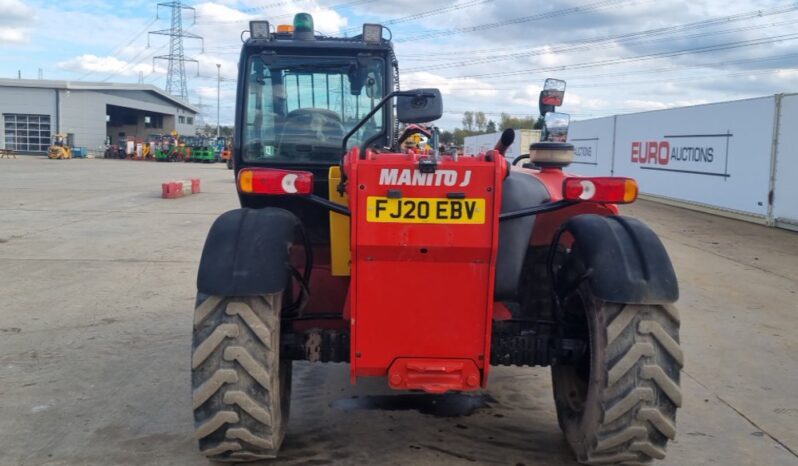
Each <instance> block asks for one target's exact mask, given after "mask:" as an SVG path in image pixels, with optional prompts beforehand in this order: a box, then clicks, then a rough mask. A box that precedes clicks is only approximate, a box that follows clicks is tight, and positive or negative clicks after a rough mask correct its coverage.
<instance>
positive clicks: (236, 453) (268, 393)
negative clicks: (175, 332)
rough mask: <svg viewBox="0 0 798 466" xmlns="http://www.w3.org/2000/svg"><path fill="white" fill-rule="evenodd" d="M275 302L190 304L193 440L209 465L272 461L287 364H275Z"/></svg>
mask: <svg viewBox="0 0 798 466" xmlns="http://www.w3.org/2000/svg"><path fill="white" fill-rule="evenodd" d="M281 297H282V293H274V294H269V295H265V296H254V297H224V296H207V295H203V294H199V295H198V296H197V306H196V309H195V311H194V338H193V344H192V358H191V367H192V370H191V386H192V390H193V394H192V399H193V409H194V427H195V431H194V432H195V436H196V438H197V440H198V441H199V448H200V452H201V453H202V454H203V455H205V456H207V457H208V458H209V459H211V460H214V461H252V460H259V459H267V458H275V457H276V456H277V452H278V451H279V449H280V445H281V444H282V442H283V437H284V436H285V428H286V425H287V424H288V408H289V404H290V399H291V361H290V360H289V361H282V360H281V359H280V305H281V301H282V300H281Z"/></svg>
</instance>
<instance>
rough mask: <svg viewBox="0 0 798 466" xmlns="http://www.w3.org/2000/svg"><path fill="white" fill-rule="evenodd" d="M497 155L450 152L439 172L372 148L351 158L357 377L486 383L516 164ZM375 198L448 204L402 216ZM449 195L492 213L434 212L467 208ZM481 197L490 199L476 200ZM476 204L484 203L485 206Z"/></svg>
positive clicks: (403, 383)
mask: <svg viewBox="0 0 798 466" xmlns="http://www.w3.org/2000/svg"><path fill="white" fill-rule="evenodd" d="M497 155H498V154H493V153H489V154H488V156H486V157H463V158H460V159H459V160H458V161H454V160H452V159H451V158H448V157H444V158H442V160H440V161H439V162H438V166H437V170H436V171H435V173H429V174H425V173H421V172H420V171H419V161H418V156H417V155H412V154H411V155H407V154H380V155H379V156H376V157H372V155H371V154H370V153H369V154H368V157H367V158H366V159H364V160H360V159H359V158H358V156H357V151H353V153H351V154H349V156H348V157H347V162H346V166H345V171H346V173H347V176H348V179H349V181H348V184H347V186H348V194H349V200H350V201H349V202H350V209H351V212H352V217H351V218H352V230H351V231H352V236H351V250H352V282H351V290H350V291H351V294H350V302H349V305H350V313H351V332H352V340H351V341H352V345H351V348H352V355H351V370H352V377H353V380H355V379H356V378H357V377H358V376H386V375H389V373H390V377H389V383H390V385H391V387H393V388H398V389H421V390H425V391H428V392H436V393H440V392H444V391H448V390H474V389H477V388H479V387H480V386H484V384H485V383H486V379H487V371H488V367H489V360H488V358H489V355H490V335H491V321H492V316H493V299H492V297H493V288H494V286H493V285H494V284H493V280H494V275H495V262H496V251H497V250H498V244H497V242H498V211H499V209H500V207H501V206H500V202H501V201H500V200H501V186H502V184H501V181H502V180H503V179H504V176H505V173H506V170H507V167H506V162H504V159H503V157H501V156H497ZM370 197H372V198H393V199H396V198H399V197H401V199H405V200H407V201H408V202H410V201H413V200H415V201H413V202H417V203H419V207H418V209H419V210H426V209H422V207H421V204H426V205H428V207H429V208H430V209H432V210H435V209H441V210H440V211H439V212H438V213H437V214H432V213H427V212H423V214H424V215H422V217H423V216H425V215H426V216H427V218H426V219H419V218H418V217H415V216H414V215H413V214H412V213H411V214H410V215H409V216H410V220H408V219H406V218H405V219H403V216H407V215H408V212H407V208H406V207H404V209H405V211H404V212H402V216H400V217H399V218H396V219H393V218H391V217H386V216H385V215H386V212H385V211H384V210H383V211H382V212H380V215H382V216H381V217H379V218H381V219H383V220H382V221H375V219H374V217H373V216H374V211H375V204H374V203H375V202H376V201H375V200H374V199H372V201H371V203H369V200H368V199H369V198H370ZM421 199H424V200H425V201H424V202H421V201H418V200H421ZM447 199H464V201H467V203H465V204H463V205H465V206H471V207H472V209H471V211H470V214H471V215H476V216H481V218H483V219H484V221H481V222H476V221H474V222H471V223H454V221H451V223H431V222H430V219H431V217H435V216H437V217H438V218H439V219H440V218H444V219H445V218H449V217H458V215H460V216H462V215H463V214H462V213H459V212H458V213H457V215H455V214H454V213H452V212H449V209H453V207H451V205H450V204H449V203H448V202H447ZM480 199H482V200H484V206H481V204H479V203H477V204H474V203H473V201H475V200H480ZM441 200H442V202H439V201H441ZM386 205H387V204H386ZM391 206H393V204H391ZM474 206H476V209H477V210H480V211H482V212H476V213H475V212H474V211H473V208H474ZM394 207H395V206H394ZM369 210H371V218H370V215H369ZM400 212H401V211H399V210H394V211H393V213H395V214H399V213H400ZM416 214H418V212H416ZM414 218H415V220H413V219H414ZM474 218H476V217H474ZM411 221H412V223H410V222H411ZM439 221H440V220H439Z"/></svg>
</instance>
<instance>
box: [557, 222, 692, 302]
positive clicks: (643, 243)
mask: <svg viewBox="0 0 798 466" xmlns="http://www.w3.org/2000/svg"><path fill="white" fill-rule="evenodd" d="M563 228H564V230H566V231H568V232H570V233H571V235H573V237H574V241H575V244H576V245H577V248H578V250H579V255H580V257H581V259H582V260H583V261H584V263H585V266H586V267H587V269H588V271H589V272H588V276H587V280H589V284H590V288H591V290H592V291H593V293H594V294H595V295H596V297H598V298H600V299H602V300H605V301H610V302H615V303H627V304H668V303H673V302H676V300H678V299H679V284H678V282H677V280H676V273H675V272H674V270H673V265H672V264H671V260H670V257H668V253H667V251H665V246H663V244H662V241H660V239H659V237H658V236H657V235H656V233H654V231H653V230H651V229H650V228H649V227H648V226H647V225H646V224H644V223H643V222H641V221H640V220H637V219H634V218H629V217H623V216H601V215H595V214H584V215H577V216H574V217H573V218H571V219H569V220H568V221H567V222H565V224H564V225H563ZM556 246H557V245H556V244H555V245H553V247H556Z"/></svg>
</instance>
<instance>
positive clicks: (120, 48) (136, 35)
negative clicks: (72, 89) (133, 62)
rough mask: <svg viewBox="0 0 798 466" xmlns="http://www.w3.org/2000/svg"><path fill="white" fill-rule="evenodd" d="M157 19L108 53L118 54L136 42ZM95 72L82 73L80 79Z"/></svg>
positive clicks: (111, 54)
mask: <svg viewBox="0 0 798 466" xmlns="http://www.w3.org/2000/svg"><path fill="white" fill-rule="evenodd" d="M157 20H158V19H157V18H153V19H152V20H150V22H149V23H147V24H145V25H144V27H143V28H141V30H140V31H139V32H137V33H136V34H135V35H133V37H132V38H131V39H130V40H129V41H127V43H125V44H121V45H117V46H116V47H114V48H113V49H111V51H110V52H109V53H108V54H107V55H110V56H114V55H116V54H117V53H119V52H121V51H122V50H123V49H124V48H125V47H127V46H129V45H130V44H132V43H133V42H135V41H136V39H138V38H139V37H141V35H142V34H144V33H145V32H147V29H149V28H150V26H152V25H153V24H155V21H157ZM94 73H96V71H91V70H90V71H87V72H86V73H84V74H82V75H81V76H80V77H79V78H78V81H83V80H84V79H86V78H87V77H88V76H90V75H92V74H94Z"/></svg>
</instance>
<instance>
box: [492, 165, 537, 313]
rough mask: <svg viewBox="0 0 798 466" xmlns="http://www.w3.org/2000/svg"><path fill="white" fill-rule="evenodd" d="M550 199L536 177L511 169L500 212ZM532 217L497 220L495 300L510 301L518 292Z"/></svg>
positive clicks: (533, 222) (506, 181) (530, 205)
mask: <svg viewBox="0 0 798 466" xmlns="http://www.w3.org/2000/svg"><path fill="white" fill-rule="evenodd" d="M548 200H549V192H548V191H547V190H546V187H545V186H544V185H543V183H541V182H540V180H538V179H537V178H535V177H532V176H529V175H526V174H524V173H521V172H517V171H512V170H511V171H510V174H509V176H507V178H505V180H504V183H503V184H502V209H501V211H502V213H504V212H511V211H514V210H520V209H524V208H527V207H534V206H538V205H541V204H543V203H545V202H547V201H548ZM535 218H536V217H535V216H534V215H528V216H525V217H519V218H514V219H512V220H506V221H503V222H501V223H499V252H498V254H497V256H496V285H495V289H494V292H493V295H494V299H495V300H497V301H500V300H512V299H515V297H516V295H517V294H518V287H519V284H520V283H521V269H522V268H523V266H524V259H525V258H526V251H527V249H528V248H529V238H530V237H531V236H532V228H533V227H534V226H535Z"/></svg>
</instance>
